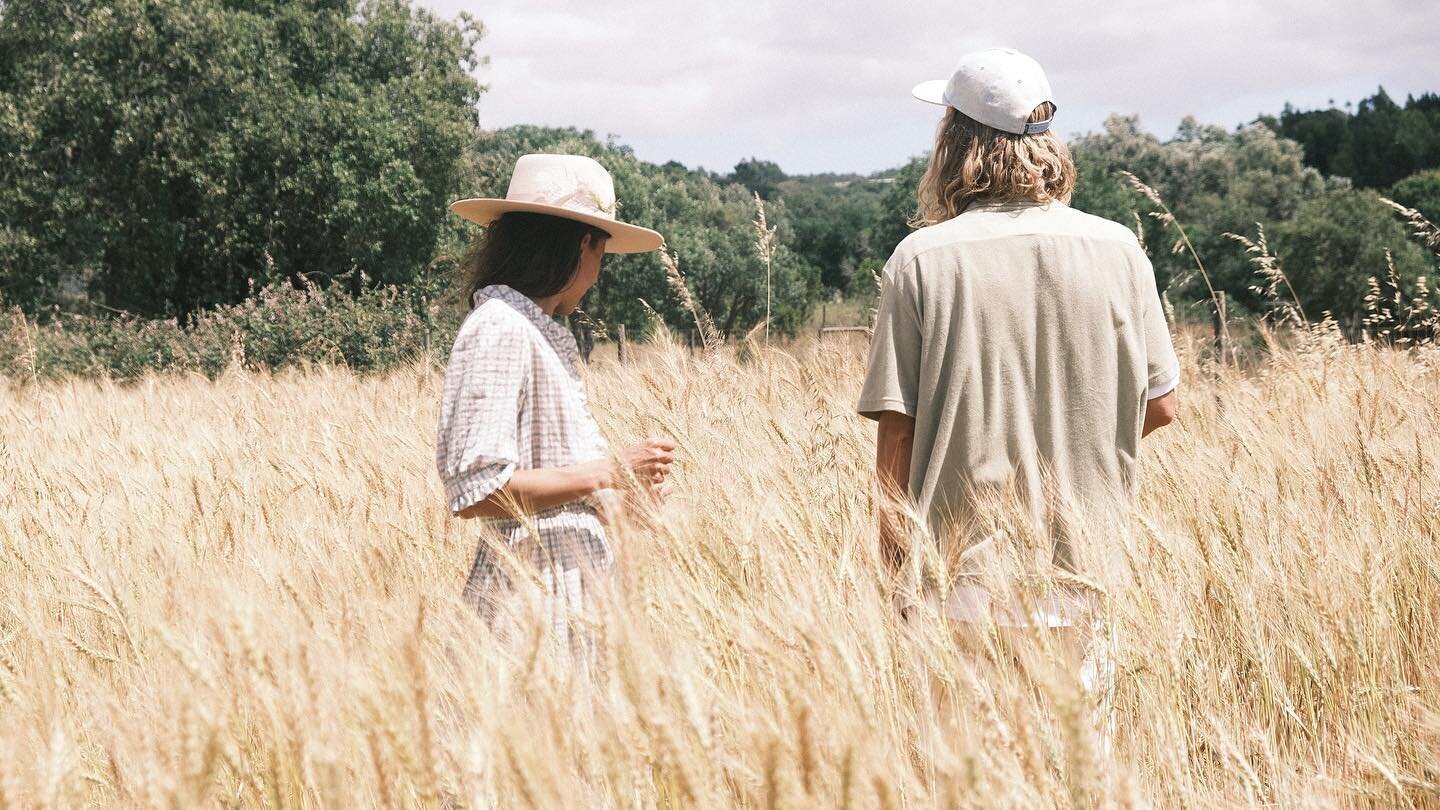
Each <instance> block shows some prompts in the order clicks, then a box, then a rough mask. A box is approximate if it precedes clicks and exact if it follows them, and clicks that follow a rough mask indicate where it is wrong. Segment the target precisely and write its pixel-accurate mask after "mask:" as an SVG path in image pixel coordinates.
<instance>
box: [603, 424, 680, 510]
mask: <svg viewBox="0 0 1440 810" xmlns="http://www.w3.org/2000/svg"><path fill="white" fill-rule="evenodd" d="M674 463H675V440H674V439H668V438H659V437H656V438H650V439H646V440H645V441H643V442H640V443H639V444H637V445H634V446H632V447H627V448H626V449H624V450H622V451H621V452H620V454H619V455H618V457H617V458H616V460H615V464H616V469H615V472H614V484H615V485H616V486H617V487H624V486H626V485H627V484H629V483H630V481H631V480H632V479H633V480H634V482H635V484H636V485H638V486H639V488H640V490H641V491H642V492H645V493H647V494H649V495H650V496H652V497H654V498H656V499H658V500H662V501H663V500H664V499H665V498H666V497H667V496H669V494H670V483H669V480H668V479H669V478H670V467H671V465H673V464H674Z"/></svg>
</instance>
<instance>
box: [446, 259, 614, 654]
mask: <svg viewBox="0 0 1440 810" xmlns="http://www.w3.org/2000/svg"><path fill="white" fill-rule="evenodd" d="M474 304H475V306H474V309H473V310H471V312H470V315H469V316H468V317H467V318H466V319H465V323H464V324H463V325H462V326H461V327H460V333H459V335H458V336H457V337H456V338H455V347H454V349H453V350H452V351H451V353H450V361H449V365H448V366H447V367H446V369H445V386H444V393H443V395H442V396H443V398H442V400H441V405H440V424H439V429H438V436H437V439H436V446H435V462H436V467H437V468H438V470H439V472H440V478H441V480H442V481H443V482H444V484H445V497H446V500H447V501H448V504H449V507H450V511H451V512H452V513H459V512H461V511H464V510H465V509H466V508H467V507H470V506H473V505H475V504H477V503H480V502H481V501H483V500H485V499H486V498H488V497H489V496H490V495H492V494H493V493H495V492H496V491H497V490H499V489H500V488H501V487H503V486H505V484H506V483H507V482H508V481H509V480H510V477H511V475H513V474H514V472H515V471H516V470H533V469H541V468H549V467H565V466H569V465H572V464H579V463H582V462H586V461H593V460H595V459H598V458H604V457H605V456H607V455H608V454H609V450H608V447H607V445H606V443H605V440H604V439H603V438H602V437H601V435H600V429H599V427H598V426H597V425H596V424H595V420H594V419H593V418H591V416H590V412H589V411H588V410H587V408H586V400H585V386H584V383H583V381H582V379H581V376H580V355H579V351H578V350H577V349H576V346H575V338H574V337H573V336H571V334H570V332H569V331H567V330H566V329H565V328H564V327H563V326H561V325H560V324H559V323H558V322H556V321H555V320H554V319H553V318H551V317H550V316H548V315H546V314H545V313H544V312H543V311H542V310H541V309H540V307H538V306H536V304H535V302H533V301H531V300H530V299H529V298H527V297H525V296H524V295H522V294H521V293H519V292H517V291H515V290H514V289H511V288H510V287H506V286H503V285H496V286H490V287H486V288H484V289H482V290H479V291H477V292H476V293H475V298H474ZM483 523H484V524H486V526H487V528H488V529H490V530H491V531H490V532H488V533H487V535H488V536H487V537H485V538H483V539H482V540H481V542H480V547H479V550H478V551H477V552H476V555H475V563H474V565H473V566H472V567H471V571H470V577H469V580H468V582H467V583H466V586H465V594H466V597H467V598H468V599H469V600H470V601H471V602H472V603H474V604H475V605H476V606H477V607H479V608H480V609H481V611H482V613H484V614H486V616H487V618H488V617H490V616H491V615H493V609H494V603H495V600H496V597H498V596H500V595H502V594H503V593H504V592H507V591H509V590H510V586H511V577H510V574H509V572H508V571H507V568H508V567H509V566H508V564H507V563H506V561H505V559H504V558H505V557H506V556H508V555H507V554H506V552H508V554H513V555H515V557H518V558H519V560H522V561H526V562H528V563H529V565H531V566H533V568H534V571H535V573H537V574H538V575H539V578H540V582H541V584H542V586H543V587H544V589H545V591H546V592H547V594H548V596H549V597H550V603H551V604H550V605H549V610H550V612H551V620H552V624H554V625H555V626H556V629H557V630H561V631H563V630H564V629H565V627H566V624H567V622H566V621H565V616H564V614H565V612H566V610H567V609H575V608H578V607H579V604H578V603H579V600H580V598H581V596H582V594H583V590H584V587H583V584H584V579H585V577H586V575H587V574H589V573H590V572H592V571H595V570H597V569H600V570H603V569H606V568H609V567H610V566H611V565H612V557H611V553H610V547H609V543H608V541H607V540H606V537H605V530H604V528H603V526H602V524H601V521H600V518H599V515H598V514H597V513H596V510H595V508H594V507H593V506H592V505H591V504H590V502H588V501H574V502H571V503H568V504H563V505H561V506H558V507H554V508H552V509H547V510H545V511H542V512H539V513H536V514H535V515H533V516H530V517H529V518H528V519H527V520H526V521H525V522H523V523H522V522H521V521H517V520H513V519H509V518H490V519H485V520H484V521H483ZM532 530H533V532H532ZM497 541H498V542H497Z"/></svg>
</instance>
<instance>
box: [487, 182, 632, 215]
mask: <svg viewBox="0 0 1440 810" xmlns="http://www.w3.org/2000/svg"><path fill="white" fill-rule="evenodd" d="M505 196H506V198H507V199H509V200H512V201H514V202H527V203H537V204H539V205H553V206H555V207H556V208H568V209H570V210H572V211H576V212H578V213H584V214H590V215H592V216H600V217H605V218H607V219H614V218H615V209H616V208H617V207H618V201H617V200H615V199H614V198H610V199H609V200H608V201H607V200H606V199H605V198H603V197H601V196H600V193H599V192H598V191H596V190H595V188H594V187H593V186H591V185H590V184H589V183H587V182H585V181H583V180H581V181H580V182H578V183H575V184H574V186H573V187H571V189H570V191H569V192H568V193H561V192H560V191H559V190H558V189H557V188H556V187H555V186H554V185H553V184H552V186H551V187H550V188H547V189H542V190H536V191H533V192H531V193H528V194H527V193H525V192H523V191H520V192H516V191H514V190H512V192H511V193H510V194H507V195H505ZM526 198H528V199H526Z"/></svg>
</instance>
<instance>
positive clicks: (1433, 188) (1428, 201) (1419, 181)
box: [1390, 168, 1440, 223]
mask: <svg viewBox="0 0 1440 810" xmlns="http://www.w3.org/2000/svg"><path fill="white" fill-rule="evenodd" d="M1390 199H1392V200H1394V201H1395V202H1398V203H1400V204H1401V205H1403V206H1406V207H1408V208H1414V209H1415V210H1416V211H1419V212H1420V213H1421V214H1423V215H1424V216H1425V218H1426V219H1428V220H1430V221H1431V222H1435V223H1440V168H1437V169H1426V170H1425V171H1423V172H1416V173H1414V174H1412V175H1410V176H1409V177H1407V178H1405V179H1404V180H1401V181H1400V182H1398V183H1396V184H1395V187H1394V188H1392V189H1390Z"/></svg>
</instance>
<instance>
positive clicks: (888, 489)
mask: <svg viewBox="0 0 1440 810" xmlns="http://www.w3.org/2000/svg"><path fill="white" fill-rule="evenodd" d="M914 449H915V419H914V418H913V417H910V416H907V415H905V414H903V413H895V412H893V411H887V412H885V413H882V414H881V415H880V427H879V429H878V431H877V433H876V437H875V476H876V478H877V480H878V482H879V487H880V492H879V497H880V500H879V509H878V511H879V515H880V554H881V556H882V557H883V558H884V559H885V561H886V563H888V564H889V565H891V566H892V567H896V568H898V567H899V565H900V564H901V563H902V562H903V561H904V559H905V550H906V545H907V544H906V542H905V534H906V532H905V524H906V517H907V516H906V514H905V505H906V503H907V502H908V500H909V494H910V461H911V457H912V455H913V454H914Z"/></svg>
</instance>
